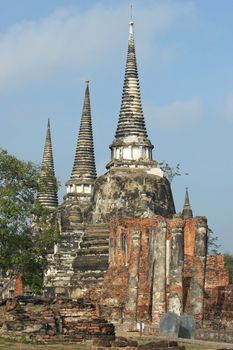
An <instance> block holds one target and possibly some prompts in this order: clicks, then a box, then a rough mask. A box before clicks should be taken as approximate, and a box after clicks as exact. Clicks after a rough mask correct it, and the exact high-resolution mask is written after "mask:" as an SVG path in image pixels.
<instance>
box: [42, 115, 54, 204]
mask: <svg viewBox="0 0 233 350" xmlns="http://www.w3.org/2000/svg"><path fill="white" fill-rule="evenodd" d="M38 200H39V202H40V203H41V204H42V205H43V206H44V207H47V208H50V209H55V208H57V206H58V198H57V181H56V178H55V171H54V162H53V149H52V140H51V131H50V120H49V119H48V126H47V133H46V139H45V146H44V154H43V160H42V164H41V188H40V191H39V194H38Z"/></svg>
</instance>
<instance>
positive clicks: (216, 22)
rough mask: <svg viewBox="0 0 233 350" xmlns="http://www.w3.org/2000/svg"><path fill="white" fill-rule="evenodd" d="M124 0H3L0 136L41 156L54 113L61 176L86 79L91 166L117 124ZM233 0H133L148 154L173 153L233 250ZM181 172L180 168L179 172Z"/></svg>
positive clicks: (104, 153)
mask: <svg viewBox="0 0 233 350" xmlns="http://www.w3.org/2000/svg"><path fill="white" fill-rule="evenodd" d="M130 4H131V2H130V1H126V0H118V1H111V0H106V1H78V0H63V1H62V0H60V1H59V0H49V1H46V0H40V1H31V0H20V1H18V0H8V1H5V0H0V123H1V124H0V125H1V128H0V145H1V146H2V147H3V148H6V149H7V150H8V151H9V152H11V153H13V154H15V155H16V156H17V157H19V158H21V159H25V160H33V161H34V162H36V163H40V161H41V158H42V152H43V145H44V138H45V131H46V124H47V118H48V117H50V118H51V126H52V139H53V149H54V158H55V167H56V175H57V177H58V178H59V179H60V182H61V184H62V188H61V197H62V194H64V191H65V189H64V183H65V182H66V181H67V180H68V179H69V176H70V173H71V168H72V163H73V159H74V152H75V146H76V138H77V133H78V129H79V122H80V116H81V109H82V103H83V95H84V89H85V80H87V79H89V80H90V92H91V105H92V118H93V128H94V141H95V154H96V162H97V169H98V174H102V173H103V172H104V171H105V165H106V164H107V163H108V161H109V159H110V152H109V149H108V146H109V145H110V144H111V142H112V140H113V137H114V132H115V129H116V125H117V119H118V113H119V109H120V100H121V93H122V86H123V76H124V67H125V61H126V52H127V38H128V20H129V13H130V10H129V9H130ZM232 13H233V2H232V1H231V0H222V1H218V0H205V1H203V0H196V1H195V0H192V1H189V0H183V1H182V0H172V1H167V0H160V1H156V0H153V1H152V0H151V1H149V0H143V1H139V0H138V1H133V18H134V22H135V42H136V53H137V63H138V71H139V78H140V83H141V94H142V104H143V109H144V115H145V120H146V125H147V130H148V134H149V138H150V140H151V141H152V143H153V144H154V145H155V150H154V159H156V160H160V161H162V160H166V161H167V162H168V163H170V164H171V165H176V164H177V163H180V166H181V172H182V176H180V177H177V178H176V179H175V180H174V181H173V183H172V188H173V195H174V200H175V204H176V209H177V211H180V210H181V209H182V205H183V200H184V192H185V187H186V186H188V187H189V191H190V201H191V203H192V207H193V211H194V214H195V215H205V216H207V218H208V221H209V226H210V227H211V228H212V229H213V231H214V232H215V233H216V234H217V235H218V237H219V242H220V243H221V245H222V251H228V252H231V253H233V238H232V237H233V221H232V218H231V216H232V214H233V210H232V200H233V183H232V181H233V161H232V150H233V137H232V133H233V64H232V62H233V46H232V34H233V22H232ZM185 173H188V174H189V175H185Z"/></svg>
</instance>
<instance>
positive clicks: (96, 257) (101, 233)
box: [71, 224, 109, 289]
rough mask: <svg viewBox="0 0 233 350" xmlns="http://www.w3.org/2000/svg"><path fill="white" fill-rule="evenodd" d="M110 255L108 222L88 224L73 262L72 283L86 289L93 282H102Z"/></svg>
mask: <svg viewBox="0 0 233 350" xmlns="http://www.w3.org/2000/svg"><path fill="white" fill-rule="evenodd" d="M108 257H109V227H108V224H92V225H87V226H86V227H85V233H84V235H83V237H82V242H81V243H80V249H78V251H77V257H76V258H75V260H74V262H73V269H74V275H73V276H72V279H71V283H72V284H75V285H77V286H78V287H81V288H84V289H87V288H89V287H90V286H91V285H92V284H96V283H98V284H101V282H102V281H103V278H104V272H105V271H106V270H107V268H108Z"/></svg>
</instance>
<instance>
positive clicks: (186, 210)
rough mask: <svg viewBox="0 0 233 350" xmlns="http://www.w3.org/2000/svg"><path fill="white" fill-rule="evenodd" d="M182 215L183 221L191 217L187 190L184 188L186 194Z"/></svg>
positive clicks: (191, 212)
mask: <svg viewBox="0 0 233 350" xmlns="http://www.w3.org/2000/svg"><path fill="white" fill-rule="evenodd" d="M182 215H183V217H184V219H189V218H192V217H193V211H192V209H191V206H190V202H189V193H188V188H186V192H185V199H184V208H183V212H182Z"/></svg>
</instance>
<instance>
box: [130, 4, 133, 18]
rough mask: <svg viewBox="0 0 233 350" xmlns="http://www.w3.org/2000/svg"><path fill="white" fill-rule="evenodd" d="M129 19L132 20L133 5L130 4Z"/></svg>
mask: <svg viewBox="0 0 233 350" xmlns="http://www.w3.org/2000/svg"><path fill="white" fill-rule="evenodd" d="M130 21H131V22H132V21H133V5H132V4H131V5H130Z"/></svg>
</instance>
